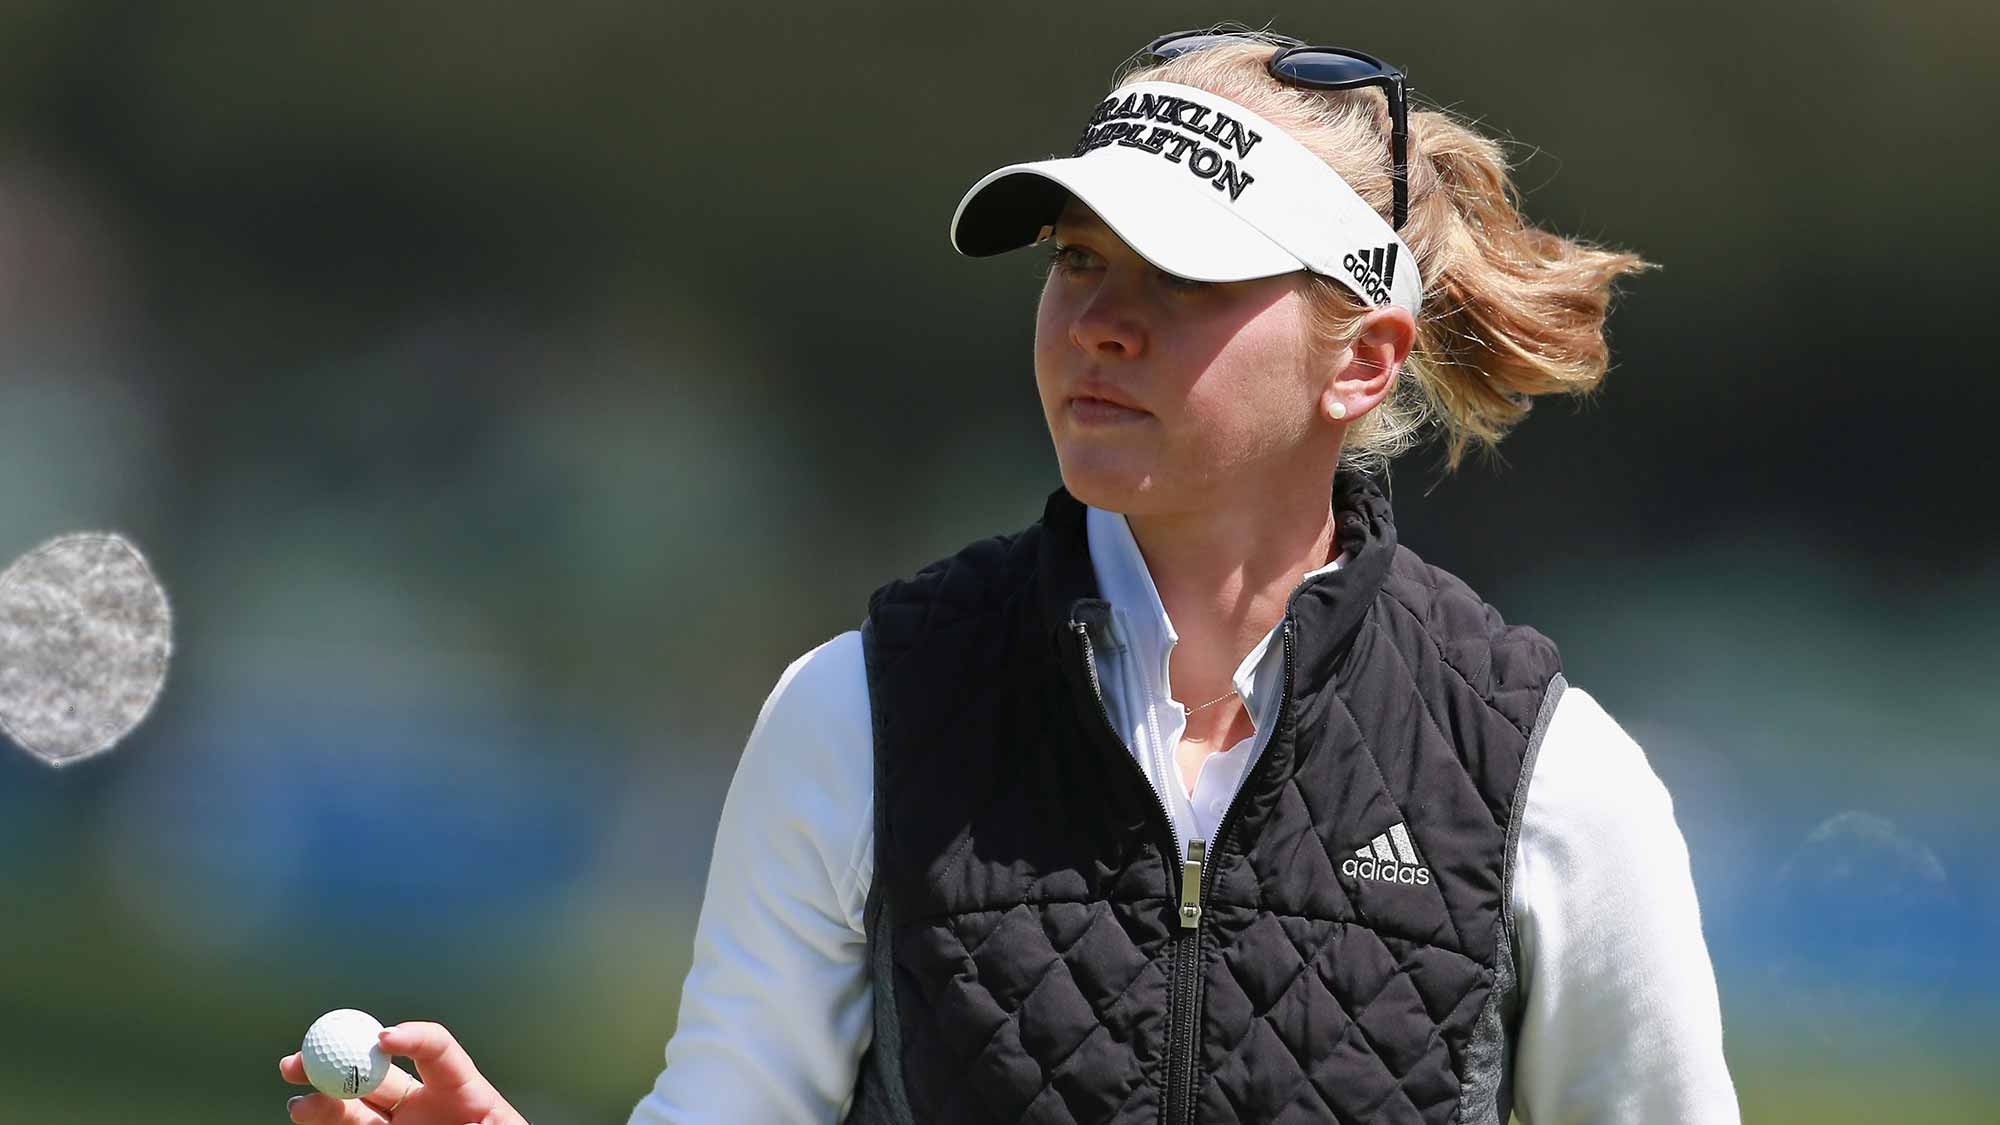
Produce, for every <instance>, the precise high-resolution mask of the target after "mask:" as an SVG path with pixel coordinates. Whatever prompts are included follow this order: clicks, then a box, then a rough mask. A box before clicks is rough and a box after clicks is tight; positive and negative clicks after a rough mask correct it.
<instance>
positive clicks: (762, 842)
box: [630, 508, 1738, 1125]
mask: <svg viewBox="0 0 2000 1125" xmlns="http://www.w3.org/2000/svg"><path fill="white" fill-rule="evenodd" d="M1086 527H1087V536H1088V541H1089V545H1090V556H1091V564H1092V567H1093V569H1094V570H1095V571H1096V575H1097V579H1098V587H1099V590H1100V592H1101V593H1102V594H1103V595H1104V597H1105V600H1106V601H1108V602H1110V603H1111V606H1112V610H1113V616H1112V627H1113V632H1114V639H1113V643H1112V644H1109V645H1105V646H1103V647H1101V648H1100V649H1098V651H1097V658H1098V661H1099V681H1100V684H1101V686H1102V688H1103V692H1104V698H1105V705H1106V709H1107V710H1108V711H1110V713H1111V716H1112V721H1113V723H1114V725H1115V726H1116V727H1117V728H1118V730H1119V732H1120V733H1121V734H1123V735H1124V736H1125V739H1126V744H1127V747H1128V748H1129V749H1130V750H1131V751H1132V754H1133V758H1134V760H1135V761H1137V762H1138V764H1139V766H1140V767H1141V768H1142V769H1143V770H1144V771H1145V772H1146V775H1147V777H1148V778H1150V779H1151V780H1152V782H1153V785H1154V787H1155V789H1156V790H1158V791H1159V792H1160V795H1161V798H1162V800H1163V801H1165V802H1166V804H1167V808H1168V810H1169V812H1170V813H1171V814H1172V816H1173V818H1174V823H1175V833H1176V836H1177V838H1178V839H1179V840H1181V841H1182V844H1183V846H1185V841H1186V840H1187V839H1189V838H1190V837H1191V836H1201V837H1204V838H1206V837H1209V836H1212V835H1213V831H1214V827H1215V824H1216V822H1217V821H1218V820H1220V819H1221V815H1222V810H1223V809H1224V808H1225V807H1226V806H1227V804H1228V802H1229V800H1230V798H1231V797H1233V796H1234V795H1235V792H1236V789H1237V787H1238V786H1239V785H1240V784H1241V782H1242V780H1243V778H1244V776H1245V775H1246V774H1247V773H1248V770H1249V768H1250V765H1251V764H1252V763H1253V762H1254V761H1255V759H1256V756H1257V754H1258V753H1259V752H1260V751H1261V750H1262V745H1263V740H1264V739H1265V738H1266V737H1267V736H1268V732H1269V731H1270V729H1271V726H1272V723H1273V721H1274V719H1275V717H1276V708H1277V706H1278V704H1279V696H1280V693H1281V691H1282V676H1283V653H1282V645H1281V644H1278V643H1277V642H1276V638H1277V636H1278V628H1277V627H1275V626H1274V627H1273V629H1272V630H1271V632H1270V633H1268V634H1266V636H1265V637H1264V639H1263V640H1262V641H1261V642H1260V643H1259V644H1258V645H1257V646H1256V647H1255V648H1254V649H1252V651H1251V652H1250V653H1249V655H1247V656H1246V657H1245V658H1244V659H1243V661H1242V663H1241V664H1240V665H1239V666H1238V668H1237V670H1236V674H1235V677H1234V680H1235V686H1236V689H1237V691H1238V692H1239V693H1240V694H1241V696H1242V699H1243V703H1244V707H1245V709H1246V710H1247V711H1248V712H1249V714H1250V716H1251V721H1252V724H1253V726H1254V727H1255V728H1256V730H1257V734H1256V735H1255V736H1253V737H1252V738H1247V739H1244V740H1243V741H1242V742H1239V743H1237V744H1236V745H1235V746H1233V747H1231V748H1230V749H1229V750H1227V751H1223V752H1218V753H1215V754H1211V755H1210V756H1209V758H1208V760H1207V761H1206V762H1205V763H1204V764H1203V766H1202V768H1201V771H1200V773H1199V775H1198V777H1197V779H1196V782H1195V786H1194V791H1193V793H1189V792H1188V791H1187V789H1186V788H1185V787H1184V786H1183V785H1182V783H1181V782H1180V780H1179V778H1180V775H1179V772H1178V771H1177V770H1176V769H1175V768H1174V755H1173V750H1174V747H1175V746H1176V745H1177V744H1178V742H1179V739H1180V736H1181V733H1182V732H1183V730H1184V729H1185V726H1186V717H1185V714H1184V713H1183V712H1182V710H1181V706H1180V704H1179V703H1178V702H1176V701H1175V700H1174V698H1173V695H1172V691H1171V687H1170V685H1169V683H1168V671H1169V667H1170V665H1169V657H1170V655H1171V652H1172V648H1173V645H1174V643H1175V642H1176V641H1177V637H1176V635H1175V633H1174V631H1173V624H1172V622H1171V621H1170V620H1169V619H1168V617H1167V613H1166V609H1165V607H1164V606H1163V605H1162V604H1161V602H1160V598H1159V594H1158V592H1157V590H1155V588H1154V586H1153V582H1152V578H1151V576H1150V574H1149V573H1148V571H1147V569H1146V564H1145V559H1144V556H1143V555H1142V554H1141V553H1140V551H1139V549H1138V545H1137V543H1136V542H1135V541H1134V540H1133V538H1132V534H1131V531H1130V528H1129V526H1128V525H1127V524H1126V521H1125V518H1124V516H1122V515H1119V514H1118V513H1115V512H1107V511H1102V510H1100V509H1096V508H1091V509H1089V511H1088V515H1087V517H1086ZM1342 562H1344V556H1343V557H1342V558H1341V559H1336V560H1335V561H1334V562H1333V563H1330V564H1328V566H1327V567H1326V568H1325V569H1334V568H1336V567H1338V566H1340V565H1341V564H1342ZM1313 573H1319V572H1318V571H1315V572H1313ZM1304 577H1306V576H1302V577H1301V581H1303V579H1304ZM1190 705H1192V704H1190ZM873 764H874V731H873V727H872V725H871V720H870V717H869V701H868V682H867V672H866V668H865V666H864V664H863V659H862V652H861V634H860V633H859V632H858V631H854V630H850V631H848V632H845V633H842V634H840V635H839V636H837V637H835V638H833V639H832V640H830V641H827V642H826V643H825V644H822V645H820V646H819V647H817V648H815V649H813V650H812V651H811V652H808V653H806V654H805V655H804V656H801V657H800V658H799V659H797V660H795V661H793V662H792V664H791V666H790V667H788V668H786V669H785V672H784V674H783V675H782V676H780V677H779V679H778V683H777V686H776V687H775V688H773V689H772V691H771V694H770V696H769V697H768V698H767V699H766V700H765V701H764V706H763V709H762V710H761V711H760V712H759V714H758V716H757V722H756V724H755V726H754V727H753V728H752V729H751V732H750V738H749V741H748V743H747V744H746V745H745V747H744V750H743V757H742V760H741V761H740V762H739V763H738V765H737V768H736V776H735V778H734V780H733V781H732V782H731V783H730V787H729V795H728V797H727V798H726V799H725V800H724V802H723V806H722V819H721V823H720V824H719V826H718V827H717V829H716V838H715V852H714V856H713V858H712V859H711V861H710V866H709V875H708V889H707V894H706V897H705V898H704V900H703V903H702V910H701V919H700V921H699V923H698V924H697V925H696V929H695V942H694V963H693V965H692V967H690V968H689V970H688V975H687V982H686V984H685V986H684V988H683V990H682V993H681V1006H680V1022H679V1026H678V1027H677V1029H676V1030H675V1032H674V1035H673V1038H672V1039H671V1040H670V1041H669V1042H668V1043H667V1048H666V1067H665V1069H664V1070H662V1071H661V1073H660V1076H659V1078H658V1080H657V1081H655V1083H654V1085H653V1089H652V1091H651V1092H650V1093H648V1094H647V1095H646V1096H645V1097H644V1098H643V1099H642V1100H641V1101H640V1102H639V1104H638V1106H637V1107H636V1108H635V1109H634V1110H633V1113H632V1117H631V1121H630V1125H669V1123H674V1125H691V1123H697V1122H699V1123H710V1122H731V1123H736V1122H830V1121H838V1120H839V1119H840V1118H841V1117H842V1116H843V1115H844V1114H845V1113H846V1109H847V1105H848V1102H849V1100H850V1099H851V1097H852V1094H853V1088H854V1084H855V1081H856V1076H857V1071H858V1066H859V1063H860V1059H861V1055H862V1052H863V1051H864V1050H865V1049H866V1048H867V1046H868V1043H869V1040H870V1038H871V1036H872V1034H873V1028H872V1025H871V1023H870V1019H871V1012H872V1009H871V1005H870V995H869V992H870V988H869V983H868V977H867V965H866V952H867V935H866V931H865V930H864V928H863V922H862V908H863V904H864V903H865V901H866V899H867V897H868V886H869V881H870V879H871V877H872V876H873V872H874V784H873V779H874V773H873ZM1526 800H1527V807H1526V809H1525V810H1524V811H1523V812H1522V817H1521V831H1520V836H1519V841H1518V846H1519V849H1520V851H1519V854H1518V855H1517V857H1516V863H1515V869H1514V887H1513V899H1512V906H1513V910H1514V918H1515V924H1516V948H1515V957H1516V959H1517V961H1518V963H1519V965H1520V970H1521V980H1520V987H1521V989H1522V994H1523V997H1524V1000H1525V1003H1524V1006H1523V1009H1522V1015H1521V1023H1520V1028H1519V1032H1518V1035H1517V1038H1516V1039H1515V1054H1514V1098H1515V1104H1514V1112H1515V1114H1516V1115H1517V1116H1518V1117H1519V1118H1520V1119H1521V1120H1522V1121H1523V1122H1525V1123H1527V1125H1568V1123H1572V1122H1576V1123H1581V1122H1592V1123H1596V1122H1674V1123H1703V1125H1707V1123H1731V1122H1736V1121H1738V1114H1737V1106H1736V1094H1735V1090H1734V1087H1733V1086H1732V1084H1731V1082H1730V1077H1729V1071H1728V1068H1727V1066H1726V1065H1725V1063H1724V1061H1723V1054H1722V1020H1721V1013H1720V1008H1719V1005H1718V1002H1717V997H1716V989H1715V977H1714V973H1713V971H1712V969H1711V967H1710V964H1709V958H1708V948H1707V946H1706V944H1705V943H1704V941H1703V939H1702V933H1701V919H1700V913H1699V908H1698V906H1697V903H1696V900H1695V892H1694V881H1693V878H1692V875H1691V874H1690V871H1689V867H1688V856H1687V847H1686V844H1685V843H1684V842H1683V840H1682V838H1681V834H1680V829H1679V827H1678V826H1677V825H1676V824H1675V822H1674V815H1673V802H1672V799H1671V798H1670V797H1669V796H1668V794H1667V791H1666V788H1665V786H1663V785H1662V784H1661V783H1660V780H1659V778H1658V777H1657V776H1656V775H1655V774H1654V773H1653V770H1652V768H1651V767H1650V766H1649V765H1648V764H1647V762H1646V756H1645V753H1644V752H1643V751H1642V750H1641V749H1640V748H1639V746H1638V744H1637V743H1635V742H1633V741H1632V739H1631V737H1630V736H1628V735H1627V734H1626V733H1625V731H1624V730H1623V729H1621V728H1620V727H1619V726H1618V724H1617V723H1615V722H1613V721H1612V719H1611V717H1610V716H1609V715H1607V714H1606V713H1605V712H1604V709H1603V708H1602V707H1600V706H1599V705H1598V704H1597V701H1596V700H1594V699H1592V698H1591V697H1590V696H1589V695H1587V694H1585V693H1584V692H1583V691H1582V690H1581V689H1579V688H1576V687H1574V686H1572V687H1570V688H1569V689H1568V690H1567V691H1565V692H1564V693H1563V695H1562V698H1561V700H1560V701H1559V702H1558V703H1557V705H1556V710H1555V715H1554V717H1553V719H1552V720H1551V722H1550V726H1549V729H1548V731H1547V733H1546V734H1545V735H1544V737H1543V741H1542V747H1541V751H1540V754H1539V756H1538V758H1537V760H1536V763H1535V768H1534V772H1533V773H1532V774H1531V775H1530V777H1529V781H1528V790H1527V797H1526Z"/></svg>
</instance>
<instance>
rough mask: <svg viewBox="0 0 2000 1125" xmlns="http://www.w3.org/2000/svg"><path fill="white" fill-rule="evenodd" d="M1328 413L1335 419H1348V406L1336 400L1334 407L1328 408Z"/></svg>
mask: <svg viewBox="0 0 2000 1125" xmlns="http://www.w3.org/2000/svg"><path fill="white" fill-rule="evenodd" d="M1326 412H1327V413H1328V414H1331V415H1333V416H1334V417H1335V418H1345V417H1347V404H1346V403H1344V402H1341V401H1339V400H1338V399H1336V400H1334V403H1333V405H1332V406H1329V407H1327V408H1326Z"/></svg>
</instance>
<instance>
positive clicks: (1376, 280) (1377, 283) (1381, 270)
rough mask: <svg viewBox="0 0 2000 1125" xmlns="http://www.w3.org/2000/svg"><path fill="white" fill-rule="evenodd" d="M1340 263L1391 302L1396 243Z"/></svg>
mask: <svg viewBox="0 0 2000 1125" xmlns="http://www.w3.org/2000/svg"><path fill="white" fill-rule="evenodd" d="M1340 264H1341V265H1343V266H1346V267H1347V272H1348V273H1350V274H1353V275H1354V280H1355V281H1357V282H1360V283H1361V288H1363V289H1366V290H1367V291H1368V296H1369V297H1370V298H1371V299H1373V300H1374V302H1375V303H1376V304H1378V305H1386V304H1388V303H1389V286H1391V285H1393V284H1395V281H1396V244H1395V243H1393V242H1392V243H1390V244H1389V245H1387V246H1377V247H1376V248H1375V249H1373V250H1362V251H1360V252H1358V253H1349V254H1348V255H1347V256H1346V257H1345V258H1342V259H1341V260H1340ZM1398 827H1401V826H1400V825H1398Z"/></svg>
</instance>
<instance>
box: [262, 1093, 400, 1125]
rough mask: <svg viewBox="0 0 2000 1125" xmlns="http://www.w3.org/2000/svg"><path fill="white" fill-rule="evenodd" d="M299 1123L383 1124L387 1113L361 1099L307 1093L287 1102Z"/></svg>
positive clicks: (336, 1124) (326, 1124)
mask: <svg viewBox="0 0 2000 1125" xmlns="http://www.w3.org/2000/svg"><path fill="white" fill-rule="evenodd" d="M285 1110H286V1112H288V1113H290V1114H291V1115H292V1120H293V1121H296V1122H298V1123H299V1125H383V1123H384V1122H386V1121H388V1120H389V1117H388V1115H387V1114H385V1113H383V1112H382V1111H381V1110H379V1109H376V1108H375V1107H374V1106H370V1105H363V1104H362V1103H361V1102H360V1101H359V1100H354V1101H342V1100H340V1099H339V1098H334V1097H328V1096H327V1095H325V1094H307V1095H305V1096H303V1097H297V1098H293V1099H292V1100H291V1101H289V1102H286V1103H285Z"/></svg>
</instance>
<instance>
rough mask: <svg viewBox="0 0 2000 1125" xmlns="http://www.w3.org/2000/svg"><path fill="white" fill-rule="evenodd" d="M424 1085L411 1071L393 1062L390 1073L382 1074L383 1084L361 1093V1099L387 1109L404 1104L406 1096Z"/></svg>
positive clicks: (390, 1065)
mask: <svg viewBox="0 0 2000 1125" xmlns="http://www.w3.org/2000/svg"><path fill="white" fill-rule="evenodd" d="M422 1086H423V1083H421V1082H419V1081H417V1080H416V1078H415V1077H414V1076H412V1075H411V1074H410V1072H409V1071H407V1070H404V1069H403V1068H402V1067H400V1066H397V1065H395V1064H394V1063H391V1064H389V1073H387V1074H385V1075H383V1076H382V1084H381V1085H380V1086H377V1087H375V1088H374V1089H373V1090H370V1091H368V1092H367V1093H365V1094H363V1095H361V1100H362V1101H364V1102H367V1103H368V1104H369V1105H372V1106H376V1107H378V1108H380V1109H383V1110H387V1109H388V1108H389V1107H391V1106H400V1105H402V1104H403V1099H404V1098H405V1097H407V1096H409V1095H410V1094H414V1093H416V1092H417V1090H418V1089H419V1088H420V1087H422Z"/></svg>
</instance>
